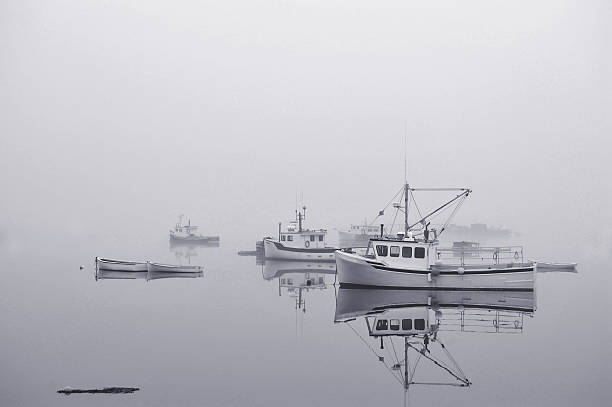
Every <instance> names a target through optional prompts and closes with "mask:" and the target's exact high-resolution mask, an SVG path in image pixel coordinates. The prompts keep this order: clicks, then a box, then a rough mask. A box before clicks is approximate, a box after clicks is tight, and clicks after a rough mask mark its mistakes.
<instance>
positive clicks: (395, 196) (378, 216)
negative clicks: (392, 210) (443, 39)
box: [368, 187, 404, 226]
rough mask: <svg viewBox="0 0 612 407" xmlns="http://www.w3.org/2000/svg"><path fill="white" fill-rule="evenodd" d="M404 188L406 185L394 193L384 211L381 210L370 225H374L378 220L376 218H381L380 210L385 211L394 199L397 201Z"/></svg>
mask: <svg viewBox="0 0 612 407" xmlns="http://www.w3.org/2000/svg"><path fill="white" fill-rule="evenodd" d="M403 190H404V187H402V188H401V189H400V190H399V191H397V192H396V193H395V194H394V195H393V198H391V200H390V201H389V202H387V204H386V205H385V206H384V207H383V208H382V211H379V214H378V215H377V216H376V217H375V218H374V219H373V220H372V222H371V223H370V224H368V226H372V224H373V223H374V222H375V221H376V219H378V218H380V217H381V215H380V212H384V211H385V209H387V208H388V207H389V205H391V204H392V203H393V201H395V199H396V198H397V196H398V195H399V193H400V192H402V191H403Z"/></svg>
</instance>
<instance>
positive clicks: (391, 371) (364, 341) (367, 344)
mask: <svg viewBox="0 0 612 407" xmlns="http://www.w3.org/2000/svg"><path fill="white" fill-rule="evenodd" d="M346 325H348V326H349V328H351V330H352V331H353V332H355V335H357V337H359V339H361V342H363V343H364V344H365V345H366V346H367V347H368V348H369V349H370V350H371V351H372V353H373V354H374V355H375V356H376V358H377V359H378V358H379V356H378V353H376V351H375V350H374V349H373V348H372V347H371V346H370V344H369V343H368V342H367V341H366V340H365V339H363V337H362V336H361V335H360V334H359V332H357V331H356V330H355V328H353V326H352V325H351V324H350V323H349V322H347V323H346ZM383 364H384V365H385V367H386V368H387V370H388V371H389V373H391V376H393V377H394V378H395V380H397V381H398V382H399V384H401V385H402V386H403V385H404V384H403V383H402V381H401V380H400V379H399V378H398V377H397V376H396V375H395V373H393V370H391V368H390V367H389V366H388V365H387V362H384V361H383Z"/></svg>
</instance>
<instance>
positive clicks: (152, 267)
mask: <svg viewBox="0 0 612 407" xmlns="http://www.w3.org/2000/svg"><path fill="white" fill-rule="evenodd" d="M147 271H148V272H149V273H153V272H164V273H201V272H202V266H180V265H173V264H160V263H151V262H147Z"/></svg>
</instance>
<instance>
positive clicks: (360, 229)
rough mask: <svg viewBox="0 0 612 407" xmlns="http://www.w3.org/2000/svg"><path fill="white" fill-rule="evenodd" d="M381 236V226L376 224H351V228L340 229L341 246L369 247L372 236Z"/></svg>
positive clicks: (339, 239)
mask: <svg viewBox="0 0 612 407" xmlns="http://www.w3.org/2000/svg"><path fill="white" fill-rule="evenodd" d="M377 236H380V227H379V226H376V225H368V224H367V222H364V224H363V225H351V227H350V229H349V230H347V231H345V230H338V241H339V242H340V247H367V246H368V243H369V242H370V239H371V238H374V237H377Z"/></svg>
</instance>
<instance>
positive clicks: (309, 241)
mask: <svg viewBox="0 0 612 407" xmlns="http://www.w3.org/2000/svg"><path fill="white" fill-rule="evenodd" d="M326 234H327V230H325V229H319V230H310V229H302V230H301V231H298V230H291V229H290V228H287V230H286V231H283V232H280V233H279V237H280V242H281V243H282V244H283V245H285V246H287V247H296V248H306V249H308V248H311V249H320V248H324V247H325V246H326V242H325V236H326Z"/></svg>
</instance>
